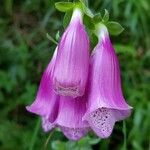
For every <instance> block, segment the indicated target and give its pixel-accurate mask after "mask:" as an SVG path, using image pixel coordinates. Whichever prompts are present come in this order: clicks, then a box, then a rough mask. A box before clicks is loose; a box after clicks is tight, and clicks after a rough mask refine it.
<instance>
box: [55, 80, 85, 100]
mask: <svg viewBox="0 0 150 150" xmlns="http://www.w3.org/2000/svg"><path fill="white" fill-rule="evenodd" d="M54 91H55V92H56V93H57V94H60V95H62V96H68V95H69V96H71V97H73V98H76V97H78V96H82V95H83V93H82V92H81V91H80V92H79V87H78V86H67V87H65V86H62V85H61V84H60V83H58V81H55V86H54Z"/></svg>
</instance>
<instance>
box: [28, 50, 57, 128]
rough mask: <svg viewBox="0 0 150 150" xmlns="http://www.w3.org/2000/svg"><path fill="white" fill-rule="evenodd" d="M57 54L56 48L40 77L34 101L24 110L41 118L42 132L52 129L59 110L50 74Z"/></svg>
mask: <svg viewBox="0 0 150 150" xmlns="http://www.w3.org/2000/svg"><path fill="white" fill-rule="evenodd" d="M56 54H57V48H56V50H55V53H54V55H53V58H52V60H51V62H50V63H49V64H48V66H47V68H46V70H45V71H44V74H43V76H42V79H41V82H40V86H39V89H38V92H37V96H36V98H35V101H34V102H33V103H32V104H31V105H30V106H27V107H26V109H27V110H28V111H29V112H31V113H35V114H37V115H40V116H41V117H42V127H43V129H44V131H48V130H50V129H51V128H52V127H54V122H55V120H56V117H57V114H58V108H59V96H58V95H56V93H55V92H54V90H53V86H52V74H53V69H54V64H55V59H56Z"/></svg>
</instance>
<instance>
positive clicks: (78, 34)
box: [53, 9, 89, 98]
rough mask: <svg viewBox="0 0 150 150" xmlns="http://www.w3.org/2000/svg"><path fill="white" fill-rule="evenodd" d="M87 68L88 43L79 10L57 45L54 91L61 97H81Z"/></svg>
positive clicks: (74, 13)
mask: <svg viewBox="0 0 150 150" xmlns="http://www.w3.org/2000/svg"><path fill="white" fill-rule="evenodd" d="M88 68H89V41H88V37H87V34H86V32H85V30H84V26H83V23H82V13H81V11H80V10H79V9H75V10H74V11H73V15H72V18H71V21H70V24H69V25H68V27H67V29H66V30H65V32H64V34H63V35H62V37H61V40H60V43H59V44H58V54H57V57H56V64H55V69H54V78H53V84H54V88H55V91H56V92H57V93H58V94H60V95H63V96H71V97H74V98H75V97H78V96H82V95H83V94H84V91H85V86H86V83H87V77H88Z"/></svg>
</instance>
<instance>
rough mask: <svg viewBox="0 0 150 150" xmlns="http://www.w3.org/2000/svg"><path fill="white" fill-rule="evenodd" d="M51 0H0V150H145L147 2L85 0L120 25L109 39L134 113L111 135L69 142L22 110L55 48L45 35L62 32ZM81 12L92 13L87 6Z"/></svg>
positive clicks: (149, 89)
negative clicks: (45, 128)
mask: <svg viewBox="0 0 150 150" xmlns="http://www.w3.org/2000/svg"><path fill="white" fill-rule="evenodd" d="M55 2H58V1H56V0H24V1H23V0H20V1H15V0H2V1H1V9H0V35H1V36H0V118H1V119H0V150H44V149H45V150H46V149H50V150H70V149H72V150H92V149H98V150H100V149H102V150H107V149H112V150H113V149H114V150H125V149H126V150H128V149H129V150H130V149H131V150H132V149H133V150H148V149H149V146H150V145H149V141H150V130H149V127H150V116H149V112H150V102H149V99H150V94H149V93H150V86H149V81H150V71H149V65H150V38H149V35H150V28H149V24H150V13H149V12H150V8H149V6H150V1H149V0H130V1H126V0H103V1H102V0H97V1H94V2H93V0H89V3H88V5H89V7H90V8H93V10H96V11H97V12H99V11H100V10H104V9H108V11H109V12H110V17H109V18H110V19H111V20H115V21H118V22H120V23H121V24H122V25H123V26H124V28H125V31H124V32H123V33H122V34H121V35H120V36H118V37H111V39H112V41H113V44H114V47H115V50H116V52H117V54H118V58H119V62H120V68H121V77H122V86H123V87H122V88H123V93H124V95H125V98H126V99H127V102H128V103H129V104H130V105H131V106H133V112H132V115H131V117H129V118H128V119H127V120H126V121H125V123H124V124H123V122H118V123H116V126H115V129H114V131H113V134H112V135H111V137H110V138H108V139H105V140H104V139H99V138H97V137H96V136H95V135H93V134H92V133H90V134H88V135H87V136H86V137H84V138H82V139H81V140H80V141H78V142H73V141H68V140H67V139H66V138H65V137H64V136H63V135H62V133H61V132H60V131H58V130H57V129H56V130H55V131H54V132H52V133H43V131H42V129H41V125H40V121H39V119H38V117H37V116H35V115H32V114H30V113H28V112H27V111H26V110H25V106H26V105H28V104H30V103H32V101H33V100H34V97H35V94H36V90H37V88H38V84H39V81H40V78H41V75H42V72H43V70H44V68H45V67H46V65H47V63H48V62H49V60H50V58H51V56H52V54H53V51H54V49H55V46H56V44H55V43H53V42H52V41H49V39H47V37H46V33H49V35H51V37H55V35H56V39H53V38H52V39H51V37H50V40H54V41H55V42H56V41H57V40H59V35H61V34H62V32H63V30H64V29H63V27H62V24H63V16H62V14H61V13H60V12H58V11H56V10H55V8H54V4H55ZM66 2H68V1H67V0H66ZM86 4H87V3H86ZM85 11H86V12H87V14H89V15H91V14H92V13H91V12H90V10H87V9H86V7H85ZM89 15H87V16H89ZM68 16H69V15H68ZM99 18H101V16H100V15H97V16H96V17H95V21H97V19H99ZM64 24H65V23H64ZM66 25H67V23H66ZM66 25H65V26H66ZM58 30H59V32H57V31H58ZM56 33H57V34H56ZM48 37H49V36H48ZM91 38H93V39H94V40H93V41H94V44H96V41H97V39H96V38H95V37H94V36H91ZM92 44H93V43H91V45H92Z"/></svg>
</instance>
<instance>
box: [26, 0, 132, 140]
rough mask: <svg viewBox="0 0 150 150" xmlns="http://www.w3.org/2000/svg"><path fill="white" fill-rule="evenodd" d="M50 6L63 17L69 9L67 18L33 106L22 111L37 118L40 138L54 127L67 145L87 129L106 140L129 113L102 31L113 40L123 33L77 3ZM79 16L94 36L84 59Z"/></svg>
mask: <svg viewBox="0 0 150 150" xmlns="http://www.w3.org/2000/svg"><path fill="white" fill-rule="evenodd" d="M55 6H56V8H57V9H58V10H60V11H63V12H66V14H67V13H68V12H67V11H68V10H70V9H72V10H73V14H72V17H71V21H70V23H69V25H68V27H67V28H66V30H65V32H64V33H63V35H62V37H61V39H60V42H59V44H58V46H57V48H56V50H55V53H54V55H53V58H52V60H51V62H50V63H49V64H48V66H47V68H46V70H45V71H44V74H43V76H42V79H41V82H40V86H39V89H38V92H37V96H36V99H35V101H34V102H33V103H32V104H31V105H30V106H27V107H26V108H27V110H28V111H29V112H31V113H35V114H37V115H39V116H40V117H41V119H42V127H43V129H44V131H46V132H47V131H49V130H51V129H52V128H54V127H58V128H60V130H61V131H62V132H63V133H64V135H65V136H66V137H67V138H68V139H70V140H79V139H80V138H81V137H83V136H84V135H85V134H86V133H87V132H88V131H89V129H90V128H91V129H92V130H93V131H94V132H95V133H96V134H97V135H98V136H99V137H101V138H107V137H109V136H110V134H111V133H112V130H113V127H114V125H115V122H116V121H119V120H123V119H125V118H126V117H128V116H129V115H130V111H131V107H130V106H129V105H128V104H127V103H126V102H125V99H124V97H123V95H122V90H121V80H120V70H119V63H118V59H117V56H116V54H115V50H114V49H113V46H112V44H111V41H110V38H109V33H108V30H107V27H109V31H111V34H116V35H117V34H119V33H121V32H122V30H123V28H122V27H121V25H120V24H118V23H117V22H113V21H109V13H108V11H107V10H105V14H104V16H103V18H102V17H101V15H100V14H98V15H95V16H94V15H93V14H91V12H90V10H89V9H88V8H87V7H86V6H85V5H84V3H82V2H81V1H80V2H79V3H72V2H58V3H56V5H55ZM83 13H85V14H86V16H87V18H88V19H87V20H86V22H87V21H88V24H87V27H88V28H89V29H91V27H92V25H93V24H94V29H95V27H96V35H97V36H98V44H97V45H96V47H95V48H94V50H93V52H92V54H91V57H90V58H89V40H88V37H87V34H86V32H85V29H84V25H83ZM89 18H92V19H89ZM104 24H106V25H107V27H106V26H105V25H104ZM89 25H90V26H91V27H89ZM113 28H115V31H114V30H112V29H113ZM94 29H92V31H94ZM110 29H111V30H110ZM116 29H117V30H116ZM88 31H90V30H88ZM53 41H54V40H53ZM55 43H56V42H55ZM89 69H90V71H89ZM85 91H86V92H85Z"/></svg>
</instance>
